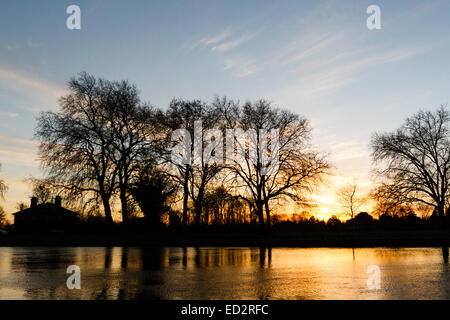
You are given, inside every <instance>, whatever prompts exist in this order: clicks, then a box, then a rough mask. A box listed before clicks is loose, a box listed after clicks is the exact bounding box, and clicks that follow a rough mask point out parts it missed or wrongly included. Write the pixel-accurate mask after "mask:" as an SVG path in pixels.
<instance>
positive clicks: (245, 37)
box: [211, 33, 257, 52]
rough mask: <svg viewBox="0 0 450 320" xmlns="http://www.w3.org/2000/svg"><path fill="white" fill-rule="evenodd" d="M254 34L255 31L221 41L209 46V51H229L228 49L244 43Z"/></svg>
mask: <svg viewBox="0 0 450 320" xmlns="http://www.w3.org/2000/svg"><path fill="white" fill-rule="evenodd" d="M256 34H257V33H252V34H245V35H243V36H242V37H239V38H237V39H234V40H230V41H225V42H221V43H219V44H217V45H215V46H213V47H212V48H211V51H218V52H226V51H229V50H231V49H234V48H236V47H238V46H240V45H242V44H243V43H246V42H247V41H249V40H251V39H252V38H253V37H255V36H256Z"/></svg>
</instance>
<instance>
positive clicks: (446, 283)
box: [0, 247, 450, 300]
mask: <svg viewBox="0 0 450 320" xmlns="http://www.w3.org/2000/svg"><path fill="white" fill-rule="evenodd" d="M71 265H76V266H78V267H79V268H80V289H72V290H70V289H68V287H67V284H66V282H67V279H68V277H70V276H71V274H68V273H67V268H68V267H69V266H71ZM368 271H369V272H368ZM378 271H379V272H378ZM368 282H369V283H368ZM377 284H379V286H377ZM0 299H188V300H191V299H192V300H197V299H450V267H449V263H448V249H447V248H395V249H393V248H357V249H354V250H353V249H351V248H271V249H270V248H234V247H224V248H209V247H201V248H194V247H187V248H184V247H170V248H136V247H130V248H127V247H58V248H56V247H51V248H50V247H0Z"/></svg>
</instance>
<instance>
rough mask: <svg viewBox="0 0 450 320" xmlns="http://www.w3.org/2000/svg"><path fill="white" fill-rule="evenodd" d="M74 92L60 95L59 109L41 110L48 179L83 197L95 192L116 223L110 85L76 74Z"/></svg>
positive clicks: (42, 149)
mask: <svg viewBox="0 0 450 320" xmlns="http://www.w3.org/2000/svg"><path fill="white" fill-rule="evenodd" d="M68 87H69V90H70V93H68V94H67V95H65V96H63V97H62V98H60V100H59V104H60V109H61V110H60V111H59V112H45V113H42V114H41V116H40V117H39V119H38V125H37V129H36V136H37V137H38V138H39V140H40V142H41V143H40V146H39V158H40V161H41V166H42V168H43V169H44V172H45V173H46V175H47V178H46V181H47V182H48V183H51V184H52V185H54V186H55V187H58V188H60V189H63V190H65V191H67V192H71V193H73V194H78V195H79V196H80V197H83V196H86V194H93V195H94V197H99V198H100V199H101V202H102V204H103V208H104V213H105V217H106V220H107V221H108V222H112V221H113V219H112V213H111V204H110V200H111V197H112V196H113V194H114V192H115V189H116V186H117V168H116V167H115V166H114V165H113V163H112V160H111V157H110V153H111V149H112V144H113V137H112V135H111V133H110V131H109V130H107V128H108V120H109V119H108V114H107V113H105V111H106V110H107V108H106V107H105V105H106V101H105V100H106V99H105V96H106V93H107V91H108V85H107V83H105V82H104V81H103V80H101V79H100V80H99V79H96V78H95V77H93V76H91V75H88V74H87V73H81V74H80V75H79V76H78V77H77V78H72V79H71V80H70V81H69V84H68Z"/></svg>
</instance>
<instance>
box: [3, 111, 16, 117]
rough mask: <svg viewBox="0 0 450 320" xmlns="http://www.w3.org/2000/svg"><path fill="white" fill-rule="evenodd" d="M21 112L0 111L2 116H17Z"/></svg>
mask: <svg viewBox="0 0 450 320" xmlns="http://www.w3.org/2000/svg"><path fill="white" fill-rule="evenodd" d="M18 116H19V114H18V113H17V112H4V111H0V117H8V118H16V117H18Z"/></svg>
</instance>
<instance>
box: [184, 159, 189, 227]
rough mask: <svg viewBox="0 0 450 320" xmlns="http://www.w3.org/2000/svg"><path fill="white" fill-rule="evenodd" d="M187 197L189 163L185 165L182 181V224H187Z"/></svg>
mask: <svg viewBox="0 0 450 320" xmlns="http://www.w3.org/2000/svg"><path fill="white" fill-rule="evenodd" d="M188 197H189V165H188V164H187V165H186V170H185V172H184V182H183V225H185V226H186V225H187V211H188Z"/></svg>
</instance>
